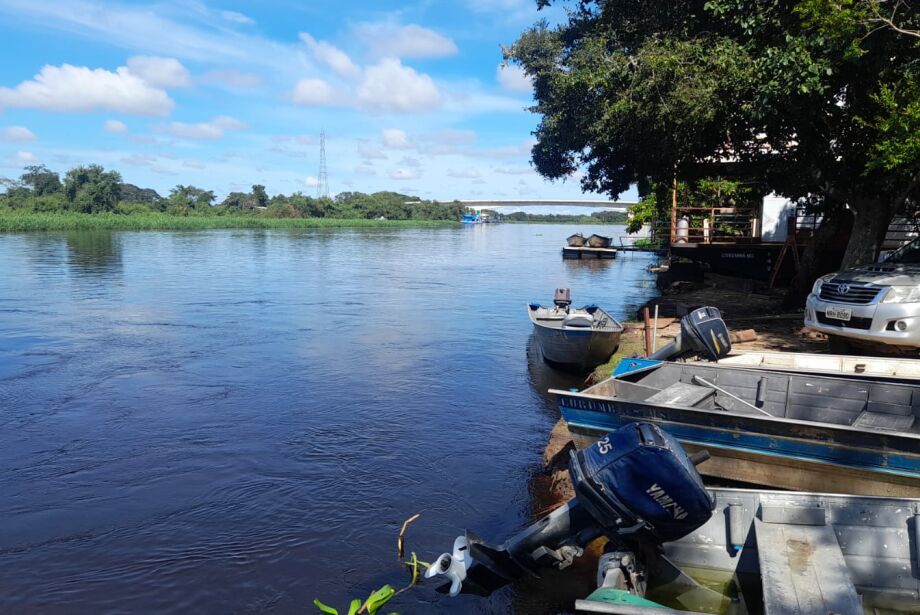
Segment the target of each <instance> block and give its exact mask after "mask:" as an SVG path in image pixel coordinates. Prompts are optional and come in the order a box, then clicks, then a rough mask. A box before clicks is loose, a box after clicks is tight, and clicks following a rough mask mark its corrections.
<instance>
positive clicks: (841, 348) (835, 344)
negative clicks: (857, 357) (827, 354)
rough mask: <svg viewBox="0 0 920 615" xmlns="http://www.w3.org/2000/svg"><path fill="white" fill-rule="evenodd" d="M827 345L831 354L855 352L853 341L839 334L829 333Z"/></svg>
mask: <svg viewBox="0 0 920 615" xmlns="http://www.w3.org/2000/svg"><path fill="white" fill-rule="evenodd" d="M827 346H828V349H829V350H830V351H831V354H853V343H852V342H850V340H848V339H847V338H845V337H841V336H839V335H828V336H827Z"/></svg>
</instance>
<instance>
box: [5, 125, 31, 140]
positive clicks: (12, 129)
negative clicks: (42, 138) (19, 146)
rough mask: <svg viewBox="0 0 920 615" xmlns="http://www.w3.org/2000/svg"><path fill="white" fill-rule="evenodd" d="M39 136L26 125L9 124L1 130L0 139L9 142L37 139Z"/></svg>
mask: <svg viewBox="0 0 920 615" xmlns="http://www.w3.org/2000/svg"><path fill="white" fill-rule="evenodd" d="M37 138H38V137H36V136H35V133H34V132H32V131H31V130H29V129H28V128H26V127H25V126H7V127H6V128H4V129H3V131H2V132H0V141H6V142H7V143H22V142H24V141H35V140H36V139H37Z"/></svg>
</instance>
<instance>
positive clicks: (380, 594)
mask: <svg viewBox="0 0 920 615" xmlns="http://www.w3.org/2000/svg"><path fill="white" fill-rule="evenodd" d="M394 595H396V590H395V589H393V586H392V585H390V584H389V583H387V584H386V585H384V586H383V587H381V588H380V589H378V590H377V591H375V592H374V593H373V594H371V596H370V598H368V599H367V602H365V603H364V606H365V607H367V612H368V613H369V614H370V615H376V613H377V611H379V610H380V608H381V607H382V606H383V605H384V604H386V603H387V602H389V601H390V598H392V597H393V596H394Z"/></svg>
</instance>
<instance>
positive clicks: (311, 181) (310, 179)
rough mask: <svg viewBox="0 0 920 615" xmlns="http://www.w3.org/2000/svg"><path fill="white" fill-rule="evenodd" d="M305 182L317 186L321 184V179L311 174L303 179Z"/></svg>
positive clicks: (313, 186)
mask: <svg viewBox="0 0 920 615" xmlns="http://www.w3.org/2000/svg"><path fill="white" fill-rule="evenodd" d="M303 183H305V184H306V185H308V186H310V187H311V188H316V187H317V186H319V179H317V178H315V177H312V176H311V177H308V178H307V179H305V180H303Z"/></svg>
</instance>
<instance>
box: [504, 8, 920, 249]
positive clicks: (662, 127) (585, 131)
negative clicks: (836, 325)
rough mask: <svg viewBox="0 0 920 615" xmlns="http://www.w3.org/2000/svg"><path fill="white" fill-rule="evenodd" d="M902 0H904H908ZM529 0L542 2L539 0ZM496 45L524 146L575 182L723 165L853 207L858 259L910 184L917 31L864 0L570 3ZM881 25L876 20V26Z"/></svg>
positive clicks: (625, 181) (621, 186)
mask: <svg viewBox="0 0 920 615" xmlns="http://www.w3.org/2000/svg"><path fill="white" fill-rule="evenodd" d="M912 1H915V0H912ZM541 3H542V4H543V5H546V4H549V3H550V2H549V0H541ZM568 4H569V5H570V6H569V7H568V8H569V9H570V11H569V12H568V18H567V20H566V21H565V22H564V23H562V24H560V25H558V26H555V27H550V26H549V25H548V24H547V23H546V22H541V23H538V24H536V25H535V26H534V27H532V28H530V29H529V30H527V31H526V32H524V33H523V34H522V36H521V37H520V39H519V40H518V41H517V42H516V43H514V45H513V46H512V47H510V48H509V49H507V50H506V58H507V59H508V60H509V61H512V62H517V63H519V64H520V65H521V66H522V67H523V68H524V70H525V71H526V73H527V74H528V75H530V76H531V77H532V79H533V84H534V96H535V99H536V105H535V106H534V107H533V110H534V111H535V112H537V113H539V114H540V115H541V121H540V124H539V126H538V128H537V131H536V133H535V134H536V137H537V143H536V145H535V146H534V148H533V151H532V158H533V162H534V165H535V166H536V168H537V170H538V171H539V172H540V173H541V174H543V175H544V176H546V177H549V178H553V179H558V178H563V177H566V176H569V175H571V174H572V173H574V172H575V171H576V170H577V169H578V168H579V167H584V169H585V174H584V176H583V178H582V180H581V183H582V187H583V188H584V189H585V190H591V191H599V192H606V193H608V194H610V195H611V196H612V197H613V198H616V197H618V196H619V195H620V194H621V193H622V192H624V191H625V190H626V189H627V188H628V187H629V186H631V185H633V184H636V185H638V187H639V191H640V194H641V195H647V194H650V193H651V192H652V191H653V187H654V186H655V185H656V184H657V185H661V184H670V182H671V180H672V179H673V178H674V177H675V176H676V177H678V178H680V179H682V180H686V181H695V180H698V179H701V178H706V177H715V176H729V177H736V178H738V179H743V180H745V181H748V182H753V183H760V184H761V185H762V186H763V187H764V189H765V190H774V191H776V192H778V193H780V194H783V195H784V196H787V197H790V198H795V199H799V198H801V199H805V198H808V199H810V202H811V203H812V204H813V205H815V206H817V207H819V208H821V210H822V211H824V212H825V213H826V214H827V215H829V216H830V215H844V214H845V213H846V212H849V213H847V214H846V215H850V214H852V215H854V216H855V217H856V219H857V221H858V222H859V223H858V224H854V225H853V228H854V231H853V234H852V235H851V238H850V243H849V246H848V249H847V255H846V257H845V262H847V263H854V262H857V261H865V260H872V259H873V258H874V257H875V256H876V255H877V251H878V248H879V245H880V243H881V240H882V239H883V238H884V233H885V230H886V229H887V226H888V224H889V222H890V220H891V218H892V217H893V215H894V214H895V213H896V212H898V211H899V210H903V209H904V207H905V205H906V204H910V203H912V202H915V201H916V200H917V197H918V186H920V39H918V38H917V37H915V36H912V35H911V34H909V33H905V32H908V31H909V30H910V28H911V27H912V25H913V24H914V23H915V21H916V11H915V10H914V9H913V8H912V7H911V6H910V5H909V4H908V3H907V2H906V1H905V0H897V4H898V6H899V7H900V12H899V13H897V14H896V15H895V19H896V20H897V22H896V23H897V24H898V27H897V28H894V27H887V26H885V25H884V24H880V23H878V22H874V21H871V20H872V19H873V17H872V15H873V14H874V12H873V11H876V10H877V9H878V8H879V7H880V6H885V7H889V9H890V6H891V3H881V2H880V0H675V1H672V2H668V3H647V2H636V1H635V0H606V1H601V0H597V1H594V0H580V1H577V2H571V3H568ZM880 26H885V27H880Z"/></svg>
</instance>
